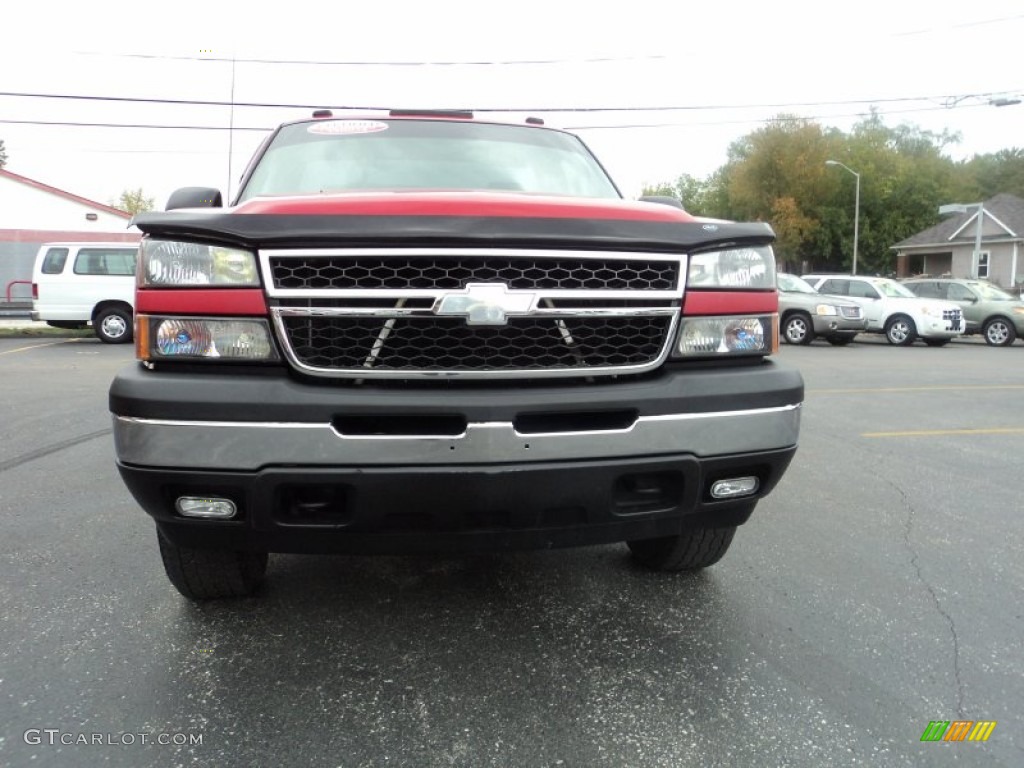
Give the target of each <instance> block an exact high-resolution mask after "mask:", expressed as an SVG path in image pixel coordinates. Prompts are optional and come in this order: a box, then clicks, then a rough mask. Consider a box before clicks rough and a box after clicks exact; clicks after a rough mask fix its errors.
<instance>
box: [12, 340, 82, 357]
mask: <svg viewBox="0 0 1024 768" xmlns="http://www.w3.org/2000/svg"><path fill="white" fill-rule="evenodd" d="M75 341H81V339H61V340H60V341H48V342H47V343H45V344H32V345H31V346H28V347H17V348H16V349H8V350H6V351H5V352H0V355H13V354H14V353H15V352H27V351H28V350H30V349H39V347H55V346H57V345H58V344H70V343H72V342H75Z"/></svg>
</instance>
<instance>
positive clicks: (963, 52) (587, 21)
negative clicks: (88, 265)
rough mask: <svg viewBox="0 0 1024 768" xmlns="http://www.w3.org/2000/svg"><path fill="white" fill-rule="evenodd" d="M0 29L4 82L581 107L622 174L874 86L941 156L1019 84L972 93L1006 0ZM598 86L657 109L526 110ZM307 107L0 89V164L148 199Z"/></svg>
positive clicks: (255, 7)
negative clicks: (935, 134) (940, 144)
mask: <svg viewBox="0 0 1024 768" xmlns="http://www.w3.org/2000/svg"><path fill="white" fill-rule="evenodd" d="M265 9H272V10H270V11H269V12H268V11H267V10H265ZM3 37H4V40H3V45H2V46H0V91H2V92H4V93H32V94H47V95H79V96H99V97H118V98H122V99H133V98H135V99H140V98H143V99H166V100H177V101H185V102H191V101H216V102H225V103H231V102H234V103H235V104H242V103H258V104H281V105H318V106H319V105H322V106H335V107H337V106H353V107H438V108H477V109H509V110H513V113H512V114H511V115H510V116H511V117H513V118H514V119H517V120H518V119H521V118H522V117H524V116H526V115H528V114H540V115H541V116H543V117H544V118H545V119H546V120H547V122H548V123H549V124H553V125H557V126H559V127H571V128H578V131H577V132H578V133H579V134H580V135H581V136H582V137H583V138H584V139H585V140H586V142H587V143H588V144H589V145H590V146H591V148H592V149H593V150H594V151H595V153H596V154H597V155H598V156H599V157H600V158H601V159H602V161H603V162H604V163H605V165H606V166H607V167H608V169H609V171H610V172H611V173H612V175H613V176H614V177H615V178H616V180H617V181H618V182H619V184H620V186H621V187H622V188H623V190H624V192H625V193H626V194H627V195H629V196H635V195H637V194H639V191H640V188H641V186H642V185H643V184H644V183H647V182H657V181H663V180H666V181H669V180H673V179H675V178H676V177H677V176H679V174H681V173H690V174H693V175H696V176H705V175H707V174H709V173H711V172H713V171H714V170H715V169H716V168H717V167H719V166H720V165H721V164H722V163H723V162H724V161H725V158H726V150H727V148H728V146H729V144H730V142H732V141H734V140H735V139H737V138H739V137H740V136H742V135H744V134H746V133H749V132H750V131H752V130H754V129H756V128H757V127H758V126H760V125H762V124H763V121H764V120H765V119H766V118H769V117H771V116H773V115H775V114H778V113H780V112H787V113H796V114H799V115H803V116H807V117H813V118H816V119H818V120H819V121H820V122H822V123H825V124H827V125H833V126H836V127H839V128H842V129H844V130H846V129H849V127H850V126H851V125H852V123H853V122H855V121H856V120H857V119H858V117H859V116H860V115H862V114H863V113H865V112H867V111H868V109H869V107H870V105H871V104H872V103H874V104H875V105H876V106H877V107H878V109H879V110H880V111H881V112H882V113H883V115H884V119H885V120H886V122H887V123H889V124H893V125H895V124H897V123H900V122H912V123H915V124H917V125H919V126H921V127H922V128H927V129H929V130H934V131H942V130H949V131H957V132H959V133H960V134H961V135H962V141H961V143H960V144H959V145H958V146H956V147H955V148H953V149H952V150H951V154H952V155H953V156H954V157H957V158H965V157H969V156H970V155H972V154H975V153H985V152H994V151H997V150H999V149H1003V148H1008V147H1014V146H1016V147H1024V104H1022V105H1017V106H1007V107H999V108H997V107H994V106H991V105H990V104H989V101H990V99H992V98H998V97H1007V96H1016V97H1018V98H1019V97H1022V96H1024V43H1022V41H1024V3H1022V2H1021V0H988V1H987V2H984V3H964V2H948V1H947V0H937V1H933V2H925V1H921V0H910V1H906V2H897V1H896V0H887V1H886V2H878V1H877V0H857V1H856V2H847V3H830V2H792V1H791V2H787V1H786V0H781V1H780V2H776V3H765V2H763V0H757V1H756V2H754V1H750V0H733V1H732V2H728V0H727V1H726V2H714V3H710V2H709V3H707V4H706V5H703V6H702V5H698V4H694V3H690V2H684V1H683V0H676V2H671V3H670V2H628V3H623V2H619V3H601V4H597V3H575V2H573V3H567V2H558V1H557V0H547V1H546V2H535V1H534V0H517V2H515V3H483V2H453V1H450V0H431V2H422V0H421V1H420V2H416V3H412V2H405V1H404V0H389V1H388V2H358V1H354V0H343V1H342V2H333V3H312V2H304V1H303V0H292V2H286V3H274V4H254V3H244V4H243V3H211V2H202V3H199V2H191V0H177V1H176V2H174V3H170V4H161V3H139V2H137V1H136V2H132V3H121V2H110V1H108V0H94V2H92V3H78V4H75V5H64V4H61V5H60V6H59V7H58V6H57V5H52V4H49V3H33V4H21V3H19V4H18V5H17V6H14V7H12V8H8V9H7V10H5V18H4V35H3ZM232 59H234V60H235V62H234V64H232ZM302 62H314V63H302ZM609 107H618V108H623V107H627V108H641V107H660V108H663V109H661V110H659V111H618V112H589V111H578V112H554V113H550V112H544V113H541V112H539V111H538V110H542V109H543V110H551V109H576V110H582V109H589V108H609ZM666 107H682V108H684V109H678V110H668V109H664V108H666ZM307 114H308V110H307V109H304V108H289V107H281V108H264V107H249V106H236V107H234V108H233V109H232V108H230V107H228V106H202V105H189V104H147V103H136V102H132V101H102V100H70V99H58V98H38V97H25V96H6V95H4V96H0V139H3V140H4V142H5V144H6V148H7V154H8V165H7V169H8V170H10V171H13V172H15V173H20V174H22V175H25V176H29V177H31V178H33V179H37V180H39V181H42V182H44V183H47V184H51V185H53V186H56V187H60V188H62V189H65V190H68V191H70V192H74V193H76V194H79V195H83V196H85V197H89V198H92V199H95V200H98V201H100V202H109V201H111V200H113V199H116V198H117V197H118V196H119V194H120V192H121V190H123V189H125V188H135V187H142V188H143V189H144V190H145V191H146V192H147V193H148V194H150V195H152V196H153V197H155V198H156V199H157V205H158V207H162V206H163V204H164V203H165V202H166V199H167V196H168V194H170V192H171V191H173V190H174V189H175V188H177V187H179V186H189V185H204V186H215V187H218V188H220V189H221V190H224V191H227V188H228V186H229V179H230V185H231V190H232V192H233V191H234V190H235V185H236V181H237V178H238V176H239V175H240V174H241V172H242V170H243V169H244V166H245V163H246V162H247V160H248V158H249V156H250V155H251V154H252V152H253V150H254V149H255V147H256V146H257V144H258V143H259V141H260V140H261V139H262V138H263V137H264V136H265V135H266V131H260V130H246V129H252V128H258V129H270V128H272V127H273V126H275V125H276V124H277V123H279V122H281V121H283V120H288V119H294V118H297V117H304V116H306V115H307ZM14 121H32V122H36V123H39V122H47V121H49V122H65V123H68V122H76V123H113V124H121V125H124V124H139V125H141V124H146V125H163V126H205V127H209V128H214V129H216V130H186V129H179V128H125V127H107V128H100V127H74V126H58V125H38V124H26V123H23V122H14ZM232 125H233V126H234V127H235V130H233V131H228V130H226V129H227V128H228V127H230V126H232ZM651 125H655V126H661V127H624V126H651ZM598 126H610V127H598ZM229 147H231V148H232V151H231V152H230V154H229Z"/></svg>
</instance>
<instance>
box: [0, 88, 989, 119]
mask: <svg viewBox="0 0 1024 768" xmlns="http://www.w3.org/2000/svg"><path fill="white" fill-rule="evenodd" d="M1005 93H1008V91H991V92H988V93H968V94H952V95H949V94H942V95H932V96H894V97H885V98H877V99H844V100H839V101H791V102H778V103H761V104H685V105H656V106H632V107H477V108H472V107H460V109H466V110H468V111H472V112H477V113H481V114H490V113H496V112H528V113H543V114H551V113H594V112H699V111H712V110H730V109H787V108H790V107H835V106H848V105H854V104H893V103H899V102H906V101H938V100H944V101H946V102H951V101H953V100H963V99H968V98H986V97H992V96H998V95H1002V94H1005ZM0 96H7V97H11V98H31V99H68V100H73V101H100V102H114V103H131V104H172V105H177V106H182V105H184V106H203V107H257V108H260V109H306V110H310V109H336V110H339V111H365V112H386V111H388V110H390V109H392V107H390V106H379V105H378V106H374V105H351V104H349V105H328V104H322V103H320V104H274V103H270V102H246V101H230V100H229V101H217V100H203V99H161V98H153V97H142V96H90V95H82V94H70V93H31V92H25V91H0Z"/></svg>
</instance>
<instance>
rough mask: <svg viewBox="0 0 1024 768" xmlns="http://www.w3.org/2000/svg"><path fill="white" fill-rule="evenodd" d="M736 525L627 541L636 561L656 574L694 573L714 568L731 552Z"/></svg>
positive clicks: (691, 529)
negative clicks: (665, 572) (668, 572)
mask: <svg viewBox="0 0 1024 768" xmlns="http://www.w3.org/2000/svg"><path fill="white" fill-rule="evenodd" d="M735 534H736V526H735V525H733V526H730V527H728V528H690V529H687V530H685V531H683V532H682V533H680V534H679V535H678V536H664V537H662V538H659V539H642V540H640V541H628V542H626V544H627V546H628V547H629V549H630V552H632V554H633V559H634V560H636V561H637V562H638V563H640V564H641V565H644V566H646V567H648V568H651V569H652V570H655V571H695V570H698V569H700V568H707V567H708V566H709V565H714V564H715V563H717V562H718V561H719V560H721V559H722V557H723V556H724V555H725V553H726V552H727V551H728V549H729V545H730V544H732V537H733V536H734V535H735Z"/></svg>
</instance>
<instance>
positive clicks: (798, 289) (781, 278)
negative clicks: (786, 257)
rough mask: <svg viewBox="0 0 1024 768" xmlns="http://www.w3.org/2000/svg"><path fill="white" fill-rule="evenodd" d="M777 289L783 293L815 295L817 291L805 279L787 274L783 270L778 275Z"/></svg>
mask: <svg viewBox="0 0 1024 768" xmlns="http://www.w3.org/2000/svg"><path fill="white" fill-rule="evenodd" d="M778 282H779V290H780V291H784V292H785V293H812V294H814V295H815V296H816V295H818V292H817V291H816V290H814V289H813V288H811V286H810V285H809V284H808V283H807V281H806V280H803V279H801V278H799V277H797V276H796V275H787V274H786V273H784V272H780V273H779V275H778Z"/></svg>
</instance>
